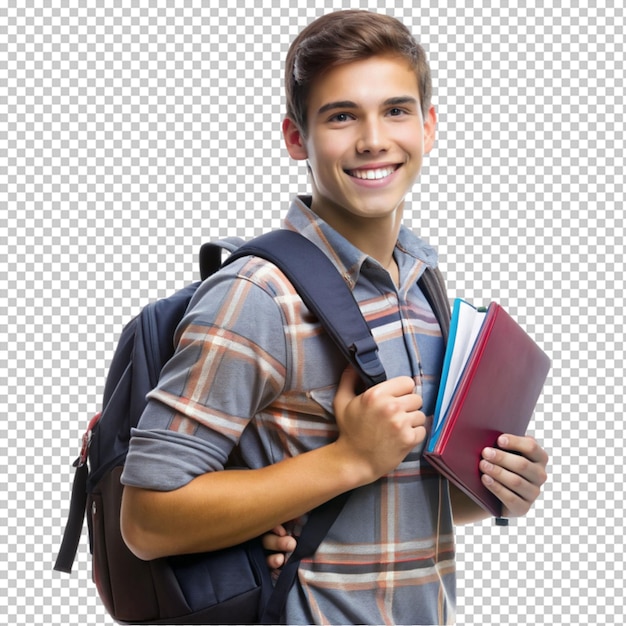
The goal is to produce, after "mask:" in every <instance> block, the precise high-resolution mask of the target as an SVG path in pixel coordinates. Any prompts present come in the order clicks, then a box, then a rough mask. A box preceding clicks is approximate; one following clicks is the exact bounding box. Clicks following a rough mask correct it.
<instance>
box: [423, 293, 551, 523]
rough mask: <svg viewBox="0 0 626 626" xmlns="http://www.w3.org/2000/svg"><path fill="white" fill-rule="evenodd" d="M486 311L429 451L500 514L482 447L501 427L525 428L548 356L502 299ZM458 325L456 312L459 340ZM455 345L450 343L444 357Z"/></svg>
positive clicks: (468, 491) (479, 500) (519, 432)
mask: <svg viewBox="0 0 626 626" xmlns="http://www.w3.org/2000/svg"><path fill="white" fill-rule="evenodd" d="M461 303H462V304H464V305H465V306H471V305H467V303H463V302H462V301H461ZM458 306H459V305H458V304H457V303H456V302H455V307H458ZM472 309H473V307H472ZM473 310H474V312H476V313H477V314H478V311H476V309H473ZM483 317H484V319H483V322H482V325H481V326H480V330H479V331H478V336H477V337H476V340H475V342H474V345H473V348H472V349H471V352H470V354H469V357H468V359H467V361H466V364H465V366H464V368H463V369H462V373H461V375H460V378H459V381H458V383H457V385H456V388H455V389H454V393H453V394H452V397H451V399H450V402H449V405H448V408H447V410H446V411H445V414H444V417H443V423H442V426H441V427H440V428H438V429H436V431H435V432H434V433H433V435H432V436H431V440H430V441H429V445H428V448H427V451H426V452H425V457H426V459H427V460H428V461H429V463H431V465H433V466H434V467H435V468H437V469H438V470H439V471H440V472H441V473H442V474H443V475H444V476H446V477H447V478H448V479H449V480H450V481H451V482H452V483H454V484H455V485H456V486H457V487H459V489H461V490H462V491H463V492H464V493H466V494H467V495H468V496H469V497H470V498H472V499H473V500H474V501H475V502H477V503H478V504H479V505H480V506H482V507H483V508H484V509H486V510H487V511H489V512H490V513H492V514H493V515H495V516H496V517H499V516H500V515H501V514H502V503H501V502H500V500H498V498H496V496H494V495H493V494H492V493H491V492H490V491H489V490H488V489H487V488H486V487H484V486H483V484H482V482H481V472H480V470H479V463H480V460H481V453H482V450H483V448H485V447H488V446H490V447H497V443H496V442H497V439H498V437H499V436H500V435H501V434H502V433H510V434H513V435H524V434H525V433H526V429H527V428H528V424H529V422H530V418H531V416H532V414H533V411H534V409H535V405H536V404H537V400H538V399H539V395H540V394H541V390H542V388H543V385H544V383H545V380H546V378H547V375H548V371H549V369H550V359H549V358H548V356H547V355H546V354H545V353H544V352H543V351H542V350H541V348H539V346H537V344H536V343H535V342H534V341H533V340H532V339H531V338H530V337H529V336H528V334H527V333H526V332H525V331H524V330H523V329H522V328H521V327H520V326H519V324H517V322H515V320H513V319H512V318H511V316H510V315H509V314H508V313H507V312H506V311H505V310H504V309H503V308H502V307H501V306H500V305H499V304H496V303H495V302H493V303H491V305H490V306H489V308H488V309H487V312H486V313H484V314H483ZM454 325H455V315H454V313H453V319H452V326H453V328H452V329H451V335H450V337H451V339H450V341H451V342H454V340H455V334H456V333H455V332H454V331H455V329H454ZM451 350H452V344H451V345H449V346H448V348H447V352H446V357H448V353H449V352H450V351H451ZM444 369H445V365H444ZM442 384H444V381H442Z"/></svg>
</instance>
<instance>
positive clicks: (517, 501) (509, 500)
mask: <svg viewBox="0 0 626 626" xmlns="http://www.w3.org/2000/svg"><path fill="white" fill-rule="evenodd" d="M481 480H482V483H483V485H484V486H485V487H486V488H487V489H488V490H489V491H491V493H493V494H494V495H495V496H496V497H497V498H498V499H499V500H500V502H502V505H503V507H504V510H503V516H504V517H520V516H522V515H526V513H528V511H529V510H530V507H531V505H532V503H533V502H534V501H535V499H536V498H537V496H538V495H539V493H538V490H537V494H536V495H535V496H531V497H530V498H529V499H526V498H524V497H522V496H521V495H520V494H518V493H516V492H515V491H511V490H510V489H509V488H508V487H506V486H505V485H504V484H502V483H500V482H498V481H497V480H494V479H493V478H492V477H491V476H490V475H489V474H483V475H482V477H481Z"/></svg>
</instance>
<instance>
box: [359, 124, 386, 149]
mask: <svg viewBox="0 0 626 626" xmlns="http://www.w3.org/2000/svg"><path fill="white" fill-rule="evenodd" d="M360 131H361V132H360V134H359V138H358V140H357V142H356V150H357V152H358V153H359V154H376V153H379V152H384V151H386V150H387V142H388V140H387V137H386V134H385V128H384V124H383V123H382V122H381V121H380V120H378V119H368V120H364V121H363V123H362V125H361V129H360Z"/></svg>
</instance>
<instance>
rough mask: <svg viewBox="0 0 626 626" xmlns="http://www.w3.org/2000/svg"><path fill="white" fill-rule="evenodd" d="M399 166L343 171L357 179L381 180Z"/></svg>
mask: <svg viewBox="0 0 626 626" xmlns="http://www.w3.org/2000/svg"><path fill="white" fill-rule="evenodd" d="M399 167H400V165H388V166H385V167H379V168H367V169H356V170H345V172H346V174H348V176H352V178H358V179H359V180H382V179H383V178H387V177H388V176H391V175H392V174H393V173H394V172H395V171H396V170H397V169H398V168H399Z"/></svg>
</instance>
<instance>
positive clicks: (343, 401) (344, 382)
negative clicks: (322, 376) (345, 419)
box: [333, 365, 361, 413]
mask: <svg viewBox="0 0 626 626" xmlns="http://www.w3.org/2000/svg"><path fill="white" fill-rule="evenodd" d="M360 382H361V379H360V377H359V374H358V372H357V371H356V370H355V369H354V368H353V367H352V366H351V365H349V366H348V367H346V369H345V370H344V371H343V374H342V375H341V378H340V380H339V385H338V386H337V393H336V394H335V400H334V402H333V405H334V408H335V413H342V412H343V410H344V409H345V408H346V406H347V405H348V404H349V403H350V402H351V401H352V400H353V399H354V398H356V396H357V393H356V388H357V385H358V384H360Z"/></svg>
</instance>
